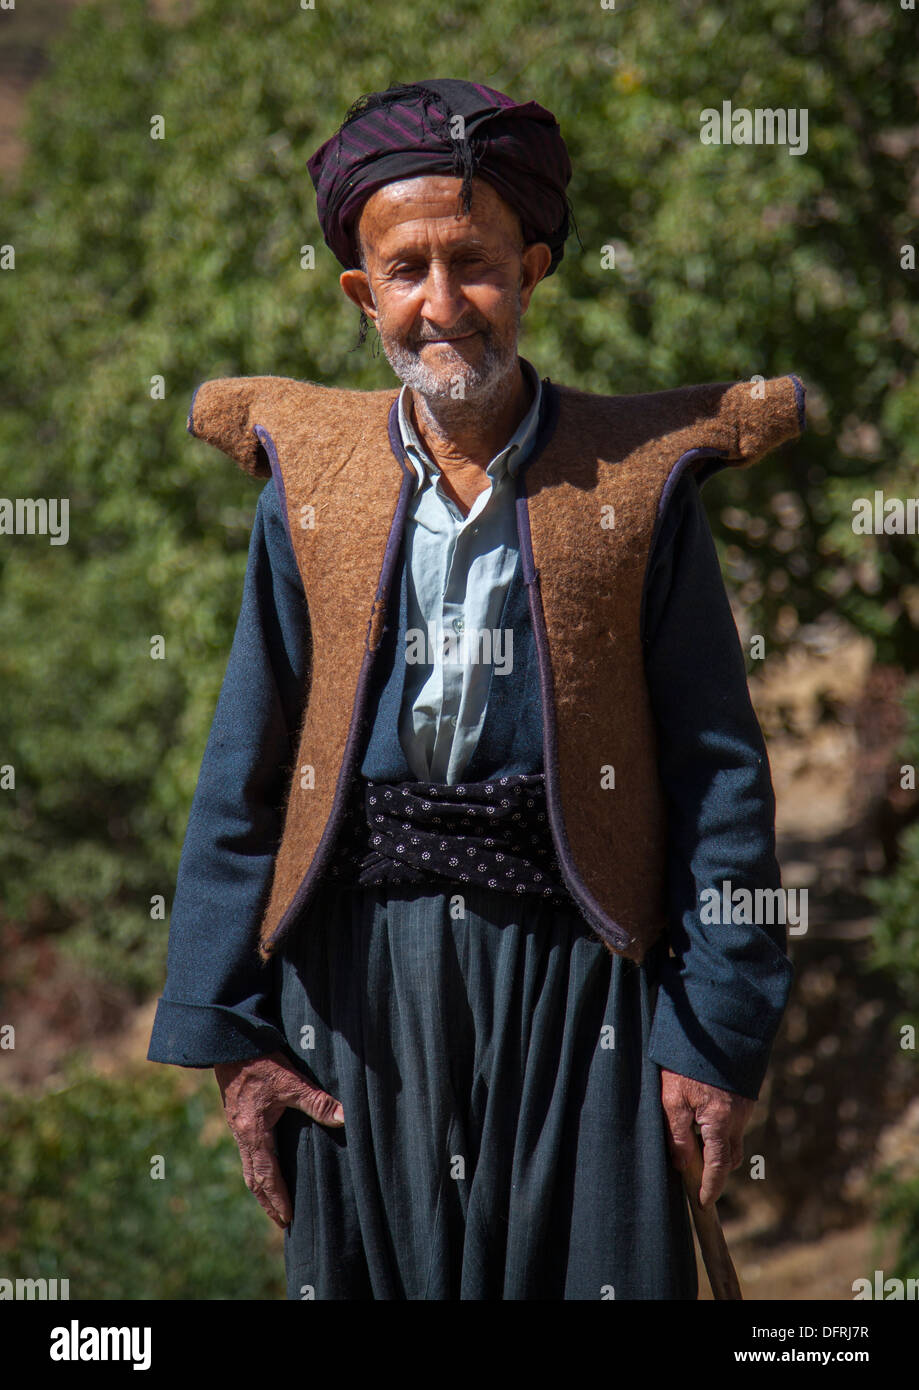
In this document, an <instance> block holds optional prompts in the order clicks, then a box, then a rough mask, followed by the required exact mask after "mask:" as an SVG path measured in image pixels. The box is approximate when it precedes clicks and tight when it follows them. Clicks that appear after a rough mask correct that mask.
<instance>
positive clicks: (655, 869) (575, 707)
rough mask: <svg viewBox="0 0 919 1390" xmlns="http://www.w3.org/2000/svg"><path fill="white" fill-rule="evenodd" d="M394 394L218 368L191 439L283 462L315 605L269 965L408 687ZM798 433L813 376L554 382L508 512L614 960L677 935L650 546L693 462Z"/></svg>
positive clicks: (584, 883)
mask: <svg viewBox="0 0 919 1390" xmlns="http://www.w3.org/2000/svg"><path fill="white" fill-rule="evenodd" d="M398 395H399V391H398V389H390V390H383V391H353V390H341V389H336V388H331V387H324V386H320V385H318V384H316V383H314V382H310V381H296V380H292V379H290V378H285V377H272V376H257V377H228V378H219V379H216V380H213V381H207V382H204V383H203V384H202V385H200V386H199V387H198V388H197V389H196V391H195V393H194V396H193V398H192V403H191V409H190V412H189V417H188V426H187V428H188V430H189V432H190V433H191V434H193V435H194V436H196V437H197V438H200V439H204V440H206V441H207V442H208V443H210V444H212V445H214V446H215V447H217V448H218V449H220V450H222V451H223V452H224V453H225V454H227V455H228V456H229V457H231V458H233V459H235V461H236V462H237V463H238V464H239V465H240V467H241V468H243V469H244V470H245V471H246V472H247V473H249V474H251V475H252V476H253V477H256V478H263V479H265V478H268V477H270V476H272V475H273V476H274V479H275V485H276V487H277V490H278V493H279V497H280V501H281V509H282V512H283V513H284V515H285V517H286V521H287V528H288V534H289V536H290V541H291V545H292V548H293V552H294V555H295V558H296V562H297V566H298V569H299V572H300V575H301V578H302V580H303V586H304V591H305V594H306V599H307V606H308V610H309V625H310V635H311V657H310V661H309V671H308V676H307V683H306V689H305V690H304V712H303V719H302V725H301V728H300V730H299V731H298V753H297V757H296V761H295V764H294V766H293V768H292V769H291V776H290V783H289V790H288V792H287V796H286V801H285V805H284V808H283V810H284V820H283V831H282V834H281V839H280V842H279V844H278V847H277V851H276V854H275V859H274V868H273V874H272V881H271V889H270V893H269V897H268V902H267V906H266V908H265V911H264V915H263V919H262V922H261V927H260V933H259V938H260V946H259V949H260V953H261V956H262V958H263V959H265V960H267V959H268V958H269V957H270V956H271V955H272V953H273V952H274V951H275V950H276V949H277V947H278V946H279V945H280V944H281V943H282V942H283V941H284V939H285V937H286V936H287V934H288V933H289V932H290V930H291V928H292V927H293V926H294V924H295V923H296V922H297V921H298V920H299V919H300V917H301V914H302V913H303V912H304V910H305V909H306V908H307V906H308V904H309V901H310V899H311V897H312V895H313V893H314V891H315V888H316V886H317V884H318V883H319V881H320V879H321V877H322V874H323V871H324V869H325V867H326V865H327V864H328V862H329V860H330V858H331V856H332V854H333V851H334V848H335V842H336V839H337V837H338V835H339V833H340V830H341V827H342V823H343V820H344V817H345V814H346V808H347V806H348V804H349V790H350V788H351V787H352V784H353V782H354V779H355V778H356V777H358V776H359V775H360V770H361V767H362V765H363V766H364V768H365V769H366V768H367V767H368V763H367V762H366V761H365V758H366V756H367V754H368V740H369V738H370V736H371V734H372V732H373V729H374V727H375V725H376V720H375V714H376V709H375V702H378V701H379V700H380V699H381V698H383V697H385V698H386V699H387V700H388V701H389V702H390V704H392V703H393V702H394V700H395V697H396V694H397V692H398V690H399V689H401V674H399V673H397V674H396V675H395V676H394V674H393V670H392V667H390V670H389V671H388V672H385V671H382V670H381V664H380V663H381V654H383V653H385V650H386V644H385V643H384V640H383V639H384V635H385V633H386V632H388V631H390V630H391V628H392V626H393V624H394V623H395V624H396V625H398V619H399V615H398V606H399V595H400V588H401V584H400V582H399V580H400V577H401V575H402V573H403V570H404V564H402V563H401V556H402V552H403V546H402V542H403V538H404V531H405V518H406V514H407V511H408V507H409V503H410V501H411V498H412V495H413V492H414V489H415V487H416V483H417V479H416V475H415V472H414V469H413V468H412V466H411V464H410V462H409V460H408V459H407V457H406V456H405V454H404V451H403V449H402V444H401V439H400V435H399V427H398ZM803 428H804V388H803V386H802V384H801V382H800V380H799V379H798V378H797V377H796V376H792V375H789V376H783V377H774V378H772V379H770V380H766V381H756V382H754V383H752V384H751V383H749V382H744V381H741V382H734V383H716V384H705V385H699V386H686V387H679V388H677V389H675V390H669V391H657V392H649V393H644V394H641V395H633V396H607V395H601V394H598V393H592V392H587V391H581V390H578V389H575V388H573V387H567V386H562V385H558V384H555V383H553V382H551V381H550V380H549V379H548V378H545V379H544V381H543V405H542V410H541V412H540V423H539V428H538V432H537V435H536V439H535V442H534V446H533V449H532V452H531V453H530V455H529V457H528V458H527V459H526V460H525V461H524V462H523V463H522V464H521V466H520V468H519V469H518V471H517V476H516V494H515V503H514V505H515V511H516V521H517V535H518V541H519V549H520V560H519V564H518V570H519V580H521V581H522V584H523V587H524V589H525V593H526V600H527V608H528V617H529V623H530V625H531V630H532V644H533V647H534V648H535V653H536V663H535V671H536V678H537V679H538V689H539V694H540V699H541V712H540V714H541V725H542V728H541V736H542V752H543V758H542V763H543V771H544V775H545V789H546V802H547V811H548V817H549V822H550V826H551V831H552V838H553V843H554V847H555V853H556V856H557V859H558V862H559V865H560V867H561V870H562V874H563V876H564V879H565V883H566V886H567V888H568V891H569V892H570V894H571V896H572V898H573V899H574V901H575V902H576V903H577V905H578V907H579V909H580V911H581V913H582V914H583V916H584V918H585V919H586V921H587V922H588V923H589V924H590V926H591V927H592V929H593V930H594V932H595V933H596V935H597V936H598V938H599V939H600V940H601V941H603V943H604V944H605V945H606V947H607V948H608V950H609V951H610V952H611V953H613V954H615V955H621V956H625V957H627V958H628V959H631V960H633V961H635V962H636V963H639V964H640V963H641V961H642V960H643V959H644V957H645V955H646V953H647V951H648V949H649V948H650V946H651V945H652V944H653V943H654V942H655V941H656V940H657V938H658V937H659V936H660V934H661V933H662V931H664V929H665V928H666V911H665V906H664V903H665V872H666V839H667V815H666V805H665V799H664V794H663V788H662V786H661V782H660V776H659V772H658V764H657V734H656V729H655V724H654V719H653V715H652V711H651V704H650V696H649V691H648V686H647V681H646V679H645V673H644V654H643V646H642V640H641V625H642V617H643V607H644V584H645V575H646V571H647V566H648V559H649V556H650V553H651V550H652V546H653V542H654V539H655V537H656V534H657V530H658V528H659V526H660V523H661V520H662V517H663V514H664V509H665V507H666V504H667V500H668V499H669V497H670V496H671V494H672V491H673V488H674V486H675V484H676V482H677V480H678V478H679V475H680V474H681V472H682V470H683V468H685V467H692V468H694V469H695V470H696V473H697V477H698V479H699V481H700V482H701V481H703V480H704V479H706V478H707V477H709V476H710V475H711V474H712V473H713V472H716V471H718V470H719V469H720V468H722V467H725V466H729V465H731V466H734V467H741V468H743V467H748V466H750V465H751V464H753V463H755V462H757V461H758V460H759V459H761V458H762V457H764V456H765V455H766V454H767V453H769V452H770V451H771V450H772V449H774V448H776V447H778V445H780V444H782V443H783V442H785V441H786V440H789V439H794V438H797V437H798V436H799V435H800V434H801V432H802V430H803ZM512 591H513V590H512ZM518 593H519V590H518ZM509 598H510V596H509ZM508 608H509V604H506V605H505V614H506V615H507V616H510V615H509V614H508ZM391 609H392V610H396V611H395V612H393V611H391ZM517 616H518V621H519V614H518V615H517ZM501 679H506V677H500V676H493V678H492V685H491V688H492V689H494V685H495V681H496V680H501ZM527 714H528V712H527V711H525V710H524V711H521V715H522V718H523V720H524V721H525V720H526V718H527ZM529 714H530V715H532V711H530V712H529ZM486 717H487V715H486ZM511 754H512V749H510V748H509V749H508V758H511ZM374 756H377V757H378V756H379V749H377V750H376V753H375V754H374ZM474 762H475V757H474V756H473V764H471V765H470V769H469V771H470V772H471V773H472V776H475V775H476V773H475V767H474ZM375 770H378V765H377V768H376V769H375ZM391 770H392V769H390V768H387V769H386V772H387V774H388V773H389V772H390V771H391ZM513 770H520V771H529V770H530V769H529V768H522V767H521V768H514V769H513ZM395 771H396V773H397V774H398V772H399V769H398V767H397V768H396V769H395ZM486 775H491V770H489V771H488V772H487V773H486ZM470 780H472V777H470Z"/></svg>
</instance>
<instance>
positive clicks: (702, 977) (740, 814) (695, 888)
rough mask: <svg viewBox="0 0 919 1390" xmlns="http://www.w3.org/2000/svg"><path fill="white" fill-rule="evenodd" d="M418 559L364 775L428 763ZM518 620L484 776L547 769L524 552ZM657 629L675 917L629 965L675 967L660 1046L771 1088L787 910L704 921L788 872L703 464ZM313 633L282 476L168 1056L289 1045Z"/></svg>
mask: <svg viewBox="0 0 919 1390" xmlns="http://www.w3.org/2000/svg"><path fill="white" fill-rule="evenodd" d="M705 476H709V474H708V473H706V475H705ZM403 549H404V548H403ZM402 559H403V563H401V566H400V568H401V576H400V578H401V583H400V598H401V601H400V607H399V624H400V625H399V628H398V629H397V628H396V625H395V622H393V623H392V624H391V625H390V627H389V628H388V630H387V631H386V634H385V638H384V650H383V652H381V653H380V654H379V656H378V660H377V663H376V666H375V675H374V678H375V681H376V687H375V689H374V692H373V699H374V702H375V706H374V707H375V709H376V716H375V722H374V725H373V728H372V730H371V732H370V736H369V739H368V742H367V747H366V750H365V754H364V759H363V763H362V766H361V772H362V774H363V775H364V776H365V777H372V778H374V779H379V780H388V781H397V780H402V779H407V778H410V777H411V774H410V772H409V770H408V768H407V766H406V764H405V759H404V754H403V753H402V750H401V745H400V744H399V740H398V733H397V728H398V713H399V707H400V698H401V683H402V676H403V673H404V669H405V667H404V663H402V662H397V661H395V653H396V652H397V651H398V650H401V649H402V648H401V646H400V645H399V643H400V640H401V639H402V638H403V636H404V630H405V626H406V590H405V565H404V556H403V557H402ZM501 626H502V627H505V628H506V627H511V626H512V627H513V629H514V637H513V651H514V663H513V669H512V672H511V673H510V674H508V675H506V676H504V677H502V678H501V679H500V680H493V681H492V685H491V688H490V693H489V701H488V706H487V711H486V717H485V723H484V726H483V729H482V734H481V737H480V739H479V743H478V744H477V746H476V749H475V752H474V754H473V756H472V760H471V762H470V764H469V767H468V768H467V770H466V774H465V775H466V776H467V778H468V780H470V781H474V780H479V779H480V778H487V777H491V776H498V775H502V774H504V773H509V772H538V771H541V770H542V710H541V703H540V693H539V684H538V679H537V672H536V660H535V652H534V651H533V643H532V629H531V626H530V623H529V619H528V614H527V601H526V593H525V589H524V586H523V583H522V576H521V573H520V562H519V560H518V565H517V571H516V573H515V575H514V579H513V581H512V584H511V586H510V589H509V591H508V595H507V602H506V606H505V610H504V614H503V615H502V620H501ZM642 637H643V643H644V649H645V670H646V676H647V681H648V687H649V691H650V695H651V701H652V707H653V711H654V716H655V720H656V722H657V726H658V737H659V758H660V775H661V781H662V784H663V787H664V790H665V793H666V796H667V807H668V824H669V846H668V895H669V911H670V932H669V935H666V936H664V937H662V938H661V940H660V941H659V942H658V943H657V944H656V945H655V946H654V947H653V948H652V950H651V951H650V952H649V955H648V957H647V959H646V961H645V962H644V964H643V965H642V966H641V967H638V966H635V965H634V964H633V963H632V962H623V964H624V965H625V966H626V968H629V969H638V968H640V969H646V970H648V971H650V972H651V974H652V976H653V977H654V978H655V979H656V980H658V981H659V991H658V997H657V1005H656V1011H655V1016H654V1023H653V1027H652V1033H651V1045H650V1055H651V1057H652V1059H653V1060H654V1061H656V1062H658V1063H659V1064H660V1065H662V1066H665V1067H667V1068H669V1069H670V1070H671V1071H675V1072H679V1073H681V1074H682V1075H684V1076H689V1077H694V1078H696V1079H697V1080H699V1081H704V1082H708V1083H710V1084H713V1085H716V1086H720V1087H723V1088H724V1089H726V1090H731V1091H736V1092H738V1093H740V1094H742V1095H746V1096H750V1097H755V1096H756V1095H757V1094H758V1091H759V1088H760V1086H761V1084H762V1080H763V1076H764V1074H765V1070H766V1065H767V1062H768V1058H769V1053H770V1050H771V1046H772V1042H773V1039H774V1037H775V1033H776V1031H777V1029H778V1026H779V1023H780V1021H781V1017H782V1013H783V1011H784V1008H785V1004H786V1002H787V997H788V992H789V989H790V985H791V978H792V967H791V964H790V962H789V960H788V958H787V955H786V943H785V927H784V926H783V925H781V924H777V925H775V926H768V925H754V924H751V925H741V924H737V923H734V924H732V925H731V928H730V934H729V945H728V944H727V943H728V935H727V934H726V932H725V930H724V928H722V927H719V926H712V925H706V924H704V923H703V922H702V921H701V919H700V914H699V907H698V892H699V891H701V889H703V888H705V887H710V886H713V885H720V884H721V882H722V881H723V880H725V879H731V880H732V881H733V882H734V883H735V884H740V883H743V884H744V886H756V887H762V888H776V887H779V886H780V883H781V879H780V874H779V868H778V864H777V862H776V858H775V802H774V795H773V789H772V783H771V780H770V776H769V765H768V759H767V755H766V749H765V745H764V742H763V737H762V733H761V730H760V728H759V724H758V722H757V720H756V716H755V714H754V711H753V708H752V704H751V701H750V696H749V690H748V687H747V680H746V673H745V666H744V659H743V652H742V649H741V646H740V641H739V638H738V635H737V629H736V626H735V624H734V619H733V616H732V614H731V610H730V605H729V603H728V599H727V594H726V592H725V588H724V582H723V580H722V576H721V570H720V567H719V564H718V559H717V554H716V551H715V546H714V541H713V539H712V535H711V530H710V528H709V524H708V520H707V517H706V515H705V509H704V506H703V504H702V500H701V496H700V484H699V482H698V481H697V479H696V477H695V475H694V473H693V471H692V469H690V468H687V469H686V470H685V472H684V473H683V475H682V476H681V478H680V480H679V482H678V483H677V485H676V487H675V489H674V491H673V494H672V496H671V498H670V500H669V502H668V504H667V507H666V510H665V512H664V516H663V519H662V522H661V525H660V527H659V530H658V534H657V537H656V539H655V542H654V547H653V551H652V555H651V558H650V561H649V564H648V569H647V574H646V578H645V590H644V602H643V610H642ZM308 639H309V614H308V610H307V605H306V598H305V595H304V591H303V584H302V581H301V578H300V574H299V571H298V569H297V565H296V561H295V559H294V554H293V551H292V549H291V545H290V540H289V538H288V535H287V531H286V527H285V522H284V518H283V516H282V513H281V509H280V507H279V502H278V495H277V492H276V489H275V484H274V481H273V480H272V481H269V482H268V483H267V484H266V485H265V487H264V489H263V491H262V493H261V496H260V497H259V502H258V506H257V509H256V515H255V523H254V526H253V530H252V538H251V543H250V548H249V562H248V568H247V572H246V579H245V585H244V590H243V600H242V607H241V611H240V616H239V621H238V624H237V629H236V635H235V638H234V641H233V647H232V650H231V653H230V659H229V665H228V667H227V672H226V676H225V678H224V682H223V686H222V689H221V692H220V698H219V701H218V705H217V711H216V714H215V718H214V723H213V727H212V729H211V734H210V737H209V740H208V743H207V747H206V749H205V753H204V759H203V762H202V765H201V772H200V776H199V780H198V785H197V789H196V792H195V796H194V800H193V803H192V809H191V815H190V818H189V824H188V829H187V832H186V837H185V843H184V846H183V850H182V857H181V861H180V864H179V873H178V881H177V885H176V894H175V900H174V903H173V908H172V914H171V924H170V934H169V960H168V975H167V981H166V987H165V990H164V993H163V997H162V998H161V999H160V1001H159V1005H158V1009H157V1015H156V1020H155V1023H154V1028H153V1034H152V1038H151V1043H150V1049H149V1052H148V1058H149V1060H151V1061H157V1062H167V1063H174V1064H177V1065H180V1066H192V1067H207V1066H213V1065H214V1064H215V1063H216V1062H223V1061H236V1060H244V1059H248V1058H251V1057H256V1056H259V1055H262V1054H267V1053H270V1052H273V1051H286V1050H287V1049H286V1045H285V1042H284V1038H283V1036H282V1034H281V1032H280V1029H279V1026H278V1020H277V1018H276V1016H275V1014H274V1007H273V997H274V993H273V991H274V971H275V968H276V962H275V961H274V960H272V961H270V962H269V963H268V964H263V963H262V962H261V961H260V960H259V957H258V955H257V949H256V948H257V938H258V926H259V923H260V921H261V917H262V914H263V911H264V907H265V904H266V902H267V897H268V891H269V887H270V880H271V871H272V865H273V861H274V854H275V851H276V849H277V846H278V843H279V841H280V838H281V832H282V828H283V805H284V797H285V794H286V791H287V782H288V781H289V776H290V768H291V766H292V764H293V761H294V758H295V756H296V734H297V731H298V729H299V725H300V716H301V707H302V692H303V690H304V688H305V681H306V674H307V668H306V662H307V657H308V650H309V645H308ZM668 948H672V950H673V952H674V957H673V958H671V957H670V955H669V949H668Z"/></svg>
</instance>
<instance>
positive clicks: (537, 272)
mask: <svg viewBox="0 0 919 1390" xmlns="http://www.w3.org/2000/svg"><path fill="white" fill-rule="evenodd" d="M521 261H522V266H521V271H520V304H521V308H522V309H523V310H524V311H525V310H526V309H527V308H528V306H529V303H530V296H531V295H532V293H533V291H534V290H535V288H536V286H537V285H538V284H539V282H540V280H541V279H542V278H543V276H544V275H545V273H546V271H547V270H548V269H549V266H550V265H551V264H552V251H551V248H550V247H548V246H547V245H546V243H545V242H544V241H531V242H530V244H529V246H525V247H524V248H523V254H522V256H521Z"/></svg>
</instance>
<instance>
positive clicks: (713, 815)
mask: <svg viewBox="0 0 919 1390" xmlns="http://www.w3.org/2000/svg"><path fill="white" fill-rule="evenodd" d="M643 640H644V644H645V669H646V673H647V678H648V684H649V689H650V696H651V703H652V707H653V711H654V717H655V719H656V722H657V726H658V735H659V766H660V776H661V780H662V784H663V787H664V790H665V794H666V800H667V808H668V819H669V832H668V837H669V838H668V883H667V894H668V912H669V923H670V931H669V936H667V935H666V934H665V936H664V938H662V940H661V941H659V942H658V943H657V944H656V946H655V948H654V950H653V951H652V952H651V953H649V966H650V968H651V971H652V974H654V975H656V977H657V980H658V984H659V989H658V993H657V1001H656V1005H655V1012H654V1018H653V1022H652V1027H651V1036H650V1043H649V1055H650V1057H651V1058H652V1060H653V1061H655V1062H657V1063H659V1064H660V1065H661V1066H663V1067H666V1068H667V1069H668V1070H670V1071H673V1072H677V1073H679V1074H680V1075H683V1076H688V1077H693V1078H695V1079H696V1080H698V1081H703V1082H707V1083H708V1084H710V1085H714V1086H718V1087H721V1088H722V1089H723V1090H727V1091H734V1092H736V1093H738V1094H739V1095H743V1096H747V1097H749V1098H750V1099H756V1097H757V1096H758V1094H759V1089H760V1087H761V1085H762V1082H763V1077H764V1076H765V1072H766V1067H767V1065H768V1061H769V1054H770V1052H771V1050H772V1044H773V1041H774V1039H775V1034H776V1033H777V1031H778V1028H779V1024H780V1023H781V1019H782V1015H783V1013H784V1010H785V1006H786V1003H787V1000H788V994H789V990H790V988H791V981H792V976H793V967H792V965H791V962H790V961H789V959H788V955H787V944H786V934H785V932H786V928H785V924H784V922H783V921H782V920H781V918H782V915H783V914H781V913H778V912H776V913H774V914H769V913H762V914H760V915H761V916H763V917H768V916H769V915H773V916H774V917H776V918H779V919H780V920H778V921H773V922H772V923H770V922H768V921H764V922H761V923H759V924H757V923H756V922H755V921H754V922H751V923H744V922H739V921H737V920H736V918H737V917H738V916H739V915H741V914H739V913H732V914H731V916H732V920H731V921H729V922H718V921H712V922H709V921H705V920H703V917H708V916H712V917H714V916H715V915H716V914H715V913H709V912H706V913H703V912H702V909H701V903H700V894H701V893H702V891H703V890H704V889H712V888H714V889H716V890H717V892H718V894H719V898H720V896H721V893H722V885H723V883H724V881H725V880H729V881H730V885H731V890H730V891H732V892H733V891H735V890H736V889H738V888H748V889H756V888H768V889H774V888H780V887H781V873H780V869H779V865H778V862H777V860H776V856H775V795H774V791H773V786H772V780H771V776H770V770H769V761H768V756H767V752H766V747H765V742H764V739H763V734H762V730H761V729H760V726H759V722H758V720H757V718H756V714H755V712H754V710H753V705H752V701H751V699H750V692H749V688H748V685H747V677H746V670H745V666H744V656H743V649H742V646H741V643H740V638H739V636H738V632H737V628H736V625H735V623H734V618H733V614H732V613H731V608H730V603H729V601H728V596H727V593H726V591H725V586H724V581H723V579H722V576H721V568H720V565H719V562H718V555H717V551H716V549H715V543H714V539H713V537H712V533H711V529H710V526H709V523H708V518H707V516H706V513H705V507H704V505H703V503H702V499H701V495H700V484H699V482H698V481H697V479H696V477H695V474H694V473H693V471H692V469H688V468H687V469H686V471H685V472H684V474H683V476H682V477H681V478H680V479H679V481H678V483H677V485H676V487H675V489H674V492H673V495H672V497H671V499H670V502H669V504H668V506H667V509H666V510H665V513H664V518H663V520H662V522H661V527H660V531H659V535H658V540H657V543H656V544H655V547H654V551H653V554H652V556H651V560H650V563H649V568H648V573H647V576H646V590H645V623H644V627H643ZM755 901H756V900H755V898H754V902H755ZM750 915H752V916H753V917H754V918H755V917H756V915H757V914H756V913H755V912H753V913H752V914H750ZM671 952H672V953H671Z"/></svg>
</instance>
